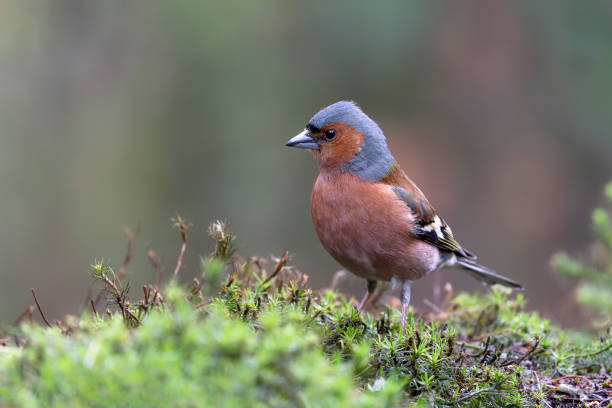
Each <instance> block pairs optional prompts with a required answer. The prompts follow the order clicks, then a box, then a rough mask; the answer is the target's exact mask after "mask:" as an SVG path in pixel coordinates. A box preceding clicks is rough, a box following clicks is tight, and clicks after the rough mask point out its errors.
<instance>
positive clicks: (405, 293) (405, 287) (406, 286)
mask: <svg viewBox="0 0 612 408" xmlns="http://www.w3.org/2000/svg"><path fill="white" fill-rule="evenodd" d="M411 284H412V281H409V280H405V281H403V282H402V291H401V293H400V298H401V301H402V330H403V329H404V326H405V325H406V308H407V307H408V304H409V303H410V285H411Z"/></svg>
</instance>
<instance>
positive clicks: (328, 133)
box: [325, 129, 336, 140]
mask: <svg viewBox="0 0 612 408" xmlns="http://www.w3.org/2000/svg"><path fill="white" fill-rule="evenodd" d="M334 137H336V131H335V130H334V129H328V130H326V131H325V139H326V140H332V139H333V138H334Z"/></svg>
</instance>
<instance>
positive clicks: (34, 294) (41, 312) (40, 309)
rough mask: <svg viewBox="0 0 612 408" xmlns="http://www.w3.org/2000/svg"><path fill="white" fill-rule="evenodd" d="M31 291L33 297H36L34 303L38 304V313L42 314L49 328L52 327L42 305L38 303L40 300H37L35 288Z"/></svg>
mask: <svg viewBox="0 0 612 408" xmlns="http://www.w3.org/2000/svg"><path fill="white" fill-rule="evenodd" d="M30 290H31V291H32V296H34V302H36V307H37V308H38V311H39V312H40V315H41V316H42V319H43V320H44V322H45V323H46V324H47V326H49V327H51V324H49V321H48V320H47V318H46V317H45V314H44V313H43V311H42V308H41V307H40V303H38V299H37V298H36V291H35V290H34V288H31V289H30Z"/></svg>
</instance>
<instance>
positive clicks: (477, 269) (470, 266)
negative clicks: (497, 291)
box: [457, 257, 523, 290]
mask: <svg viewBox="0 0 612 408" xmlns="http://www.w3.org/2000/svg"><path fill="white" fill-rule="evenodd" d="M457 263H458V264H459V265H461V266H462V267H463V268H464V269H465V271H466V272H467V273H469V274H470V275H472V276H473V277H475V278H476V279H478V280H479V281H481V282H483V283H486V284H488V285H493V284H495V283H499V284H500V285H504V286H508V287H510V288H514V289H521V290H522V289H523V286H522V285H521V284H520V283H518V282H515V281H513V280H512V279H510V278H506V277H505V276H503V275H500V274H499V273H497V272H495V271H493V270H491V269H489V268H487V267H486V266H482V265H480V264H478V263H476V262H474V261H472V260H470V259H466V258H463V257H457Z"/></svg>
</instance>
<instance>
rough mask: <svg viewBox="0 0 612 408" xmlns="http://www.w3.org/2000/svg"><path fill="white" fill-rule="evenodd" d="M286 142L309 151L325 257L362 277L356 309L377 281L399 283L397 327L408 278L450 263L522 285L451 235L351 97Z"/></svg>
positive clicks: (315, 217) (313, 205) (487, 279)
mask: <svg viewBox="0 0 612 408" xmlns="http://www.w3.org/2000/svg"><path fill="white" fill-rule="evenodd" d="M286 146H291V147H298V148H302V149H310V150H311V151H312V153H313V155H314V157H315V159H316V161H317V163H318V164H319V176H318V177H317V180H316V182H315V184H314V188H313V190H312V195H311V198H310V213H311V215H312V221H313V223H314V227H315V230H316V232H317V235H318V237H319V240H320V241H321V243H322V244H323V247H325V249H326V250H327V251H328V252H329V253H330V254H331V256H332V257H334V258H335V259H336V261H338V262H339V263H340V264H341V265H342V266H344V267H345V268H346V269H348V270H349V271H350V272H352V273H354V274H355V275H357V276H360V277H362V278H365V279H366V281H367V285H366V288H367V291H366V294H365V296H364V297H363V299H362V300H361V302H360V303H359V307H358V309H359V311H361V310H362V309H363V307H364V306H365V305H366V302H367V301H368V299H369V297H370V295H371V294H372V292H373V291H374V290H375V288H376V284H377V281H379V280H382V281H389V280H394V281H399V282H400V283H401V296H400V298H401V302H402V327H404V322H405V318H406V307H407V306H408V304H409V303H410V284H411V283H412V281H414V280H416V279H420V278H422V277H424V276H425V275H428V274H429V273H431V272H433V271H435V270H437V269H440V268H442V267H448V266H453V265H459V266H461V267H462V268H463V269H465V271H467V272H468V273H470V274H471V275H472V276H473V277H475V278H476V279H478V280H480V281H482V282H483V283H486V284H494V283H499V284H502V285H506V286H509V287H512V288H518V289H522V287H521V285H520V284H518V283H517V282H515V281H513V280H511V279H509V278H507V277H505V276H502V275H500V274H498V273H496V272H494V271H493V270H491V269H489V268H487V267H484V266H482V265H479V264H478V263H476V262H475V259H476V257H475V256H474V255H472V254H471V253H470V252H469V251H468V250H466V249H465V248H463V247H462V246H461V245H460V244H459V243H458V242H457V241H456V240H455V238H454V237H453V233H452V231H451V229H450V227H449V226H448V225H447V224H446V222H444V220H443V219H442V217H440V216H439V215H438V214H437V212H436V210H435V209H434V208H433V207H432V206H431V204H429V201H427V198H426V197H425V195H424V194H423V193H422V192H421V190H420V189H419V188H418V187H417V185H416V184H415V183H414V182H413V181H412V180H410V179H409V178H408V176H406V174H405V173H404V171H403V170H402V169H401V168H400V167H399V165H398V164H397V162H396V161H395V159H394V158H393V156H392V155H391V152H390V151H389V148H388V147H387V143H386V139H385V135H384V134H383V132H382V130H381V129H380V128H379V127H378V125H377V124H376V122H374V121H373V120H372V119H370V117H368V116H367V115H366V114H365V113H363V112H362V111H361V109H360V108H359V107H358V106H357V105H356V104H355V103H353V102H348V101H340V102H336V103H334V104H333V105H330V106H328V107H326V108H324V109H322V110H321V111H319V112H318V113H317V114H316V115H314V116H313V117H312V118H311V119H310V120H309V121H308V124H307V125H306V128H305V129H304V131H303V132H302V133H300V134H298V135H297V136H295V137H294V138H292V139H290V140H289V141H288V142H287V143H286Z"/></svg>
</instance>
